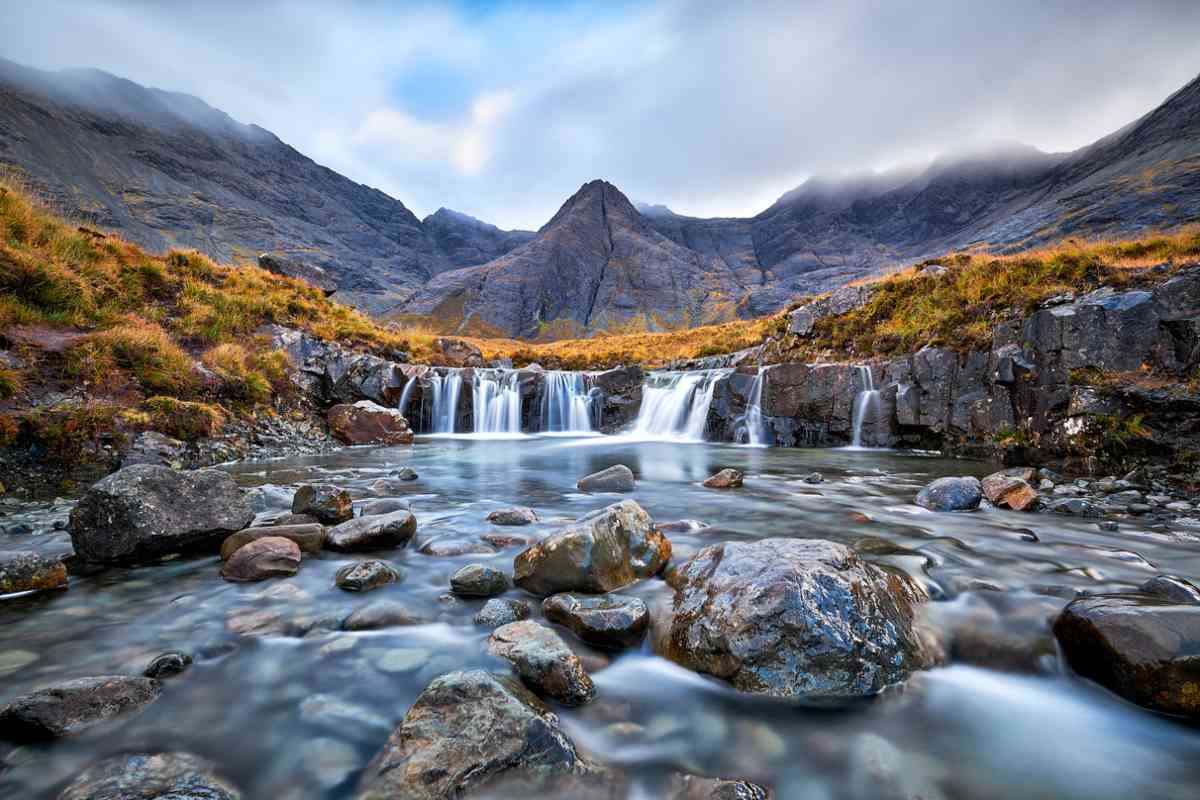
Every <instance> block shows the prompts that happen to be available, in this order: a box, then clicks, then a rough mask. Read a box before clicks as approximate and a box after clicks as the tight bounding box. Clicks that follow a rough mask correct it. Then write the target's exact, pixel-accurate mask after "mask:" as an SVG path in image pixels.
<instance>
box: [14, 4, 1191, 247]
mask: <svg viewBox="0 0 1200 800" xmlns="http://www.w3.org/2000/svg"><path fill="white" fill-rule="evenodd" d="M0 18H3V20H4V24H3V25H2V26H0V55H3V56H4V57H7V58H10V59H12V60H14V61H18V62H21V63H24V64H27V65H30V66H34V67H42V68H61V67H96V68H99V69H103V70H106V71H109V72H112V73H114V74H117V75H120V76H122V77H126V78H129V79H131V80H134V81H136V82H138V83H142V84H145V85H148V86H155V87H158V88H162V89H170V90H175V91H183V92H188V93H190V94H194V95H196V96H198V97H200V98H202V99H203V100H205V101H207V102H208V103H210V104H211V105H213V106H215V107H217V108H220V109H221V110H223V111H225V112H227V113H229V114H230V115H231V116H233V117H234V118H235V119H237V120H239V121H241V122H246V123H254V124H257V125H260V126H262V127H264V128H267V129H268V130H270V131H272V132H274V133H275V134H277V135H278V136H279V137H280V138H281V139H283V140H284V141H286V142H288V143H289V144H291V145H293V146H294V147H296V148H297V149H298V150H300V151H301V152H303V153H304V154H306V155H308V156H310V157H312V158H313V159H314V160H316V161H318V162H319V163H322V164H324V165H326V166H328V167H331V168H332V169H335V170H337V171H338V172H341V173H343V174H344V175H347V176H348V177H350V178H352V179H354V180H356V181H359V182H361V183H365V184H369V185H371V186H374V187H377V188H379V189H382V190H383V191H385V192H387V193H388V194H390V195H392V196H393V197H396V198H398V199H400V200H401V201H402V202H404V204H405V205H407V206H408V207H409V208H410V209H412V210H413V212H414V213H416V214H417V215H418V216H421V217H424V216H425V215H427V214H430V213H432V212H433V211H436V210H437V209H438V208H439V207H441V206H445V207H448V208H453V209H456V210H458V211H462V212H465V213H468V214H471V215H473V216H476V217H478V218H480V219H484V220H486V221H488V222H492V223H495V224H497V225H500V226H501V227H503V228H518V227H520V228H537V227H540V226H541V225H542V224H544V223H545V222H546V221H547V220H548V219H549V218H550V217H551V216H552V215H553V214H554V212H555V211H556V210H557V209H558V207H559V206H560V205H561V203H562V202H563V200H565V199H566V198H567V197H568V196H569V195H570V194H571V193H573V192H574V191H575V190H577V189H578V188H579V186H580V185H582V184H583V183H585V182H587V181H588V180H591V179H593V178H604V179H606V180H609V181H611V182H613V183H614V184H616V185H617V186H618V187H620V188H621V189H622V190H623V191H624V192H625V193H626V194H627V195H628V196H629V197H630V198H631V199H633V200H634V201H640V202H648V203H663V204H666V205H668V206H670V207H671V208H672V209H673V210H675V211H676V212H678V213H685V214H691V215H694V216H750V215H753V214H755V213H758V212H759V211H761V210H763V209H764V208H766V207H767V206H769V205H770V204H771V203H772V202H773V201H774V200H775V199H776V198H777V197H778V196H779V195H781V194H783V193H784V192H786V191H787V190H789V189H791V188H794V187H795V186H797V185H798V184H800V183H802V182H803V181H804V180H805V179H806V178H807V177H809V176H812V175H833V174H839V173H843V172H851V171H864V170H877V169H885V168H889V167H894V166H899V165H906V164H912V163H923V162H926V161H928V160H929V159H931V158H934V157H936V156H938V155H940V154H946V153H951V152H955V151H961V150H973V149H978V148H981V147H985V146H987V145H989V144H991V143H996V142H1011V141H1020V142H1024V143H1027V144H1031V145H1034V146H1037V147H1039V148H1041V149H1043V150H1047V151H1061V150H1070V149H1074V148H1077V147H1080V146H1083V145H1085V144H1088V143H1090V142H1092V141H1094V140H1095V139H1097V138H1100V137H1101V136H1103V135H1105V134H1107V133H1110V132H1112V131H1113V130H1115V129H1117V128H1119V127H1120V126H1122V125H1124V124H1126V123H1128V122H1130V121H1132V120H1133V119H1135V118H1137V117H1138V116H1140V115H1142V114H1144V113H1145V112H1147V111H1149V110H1150V109H1152V108H1153V107H1154V106H1156V105H1157V104H1158V103H1160V102H1162V100H1164V99H1165V98H1166V97H1167V96H1168V95H1170V94H1171V93H1172V92H1173V91H1175V90H1176V89H1178V88H1179V87H1181V86H1182V85H1183V84H1185V83H1187V82H1188V81H1189V80H1191V79H1192V78H1194V77H1196V76H1197V74H1200V2H1197V0H1157V1H1156V0H1138V2H1129V0H1086V1H1084V0H1036V1H1034V0H1007V1H1006V2H1003V3H998V2H990V1H989V2H970V1H969V0H924V2H867V1H866V0H858V1H855V0H847V2H840V3H833V2H821V3H815V2H805V1H804V0H791V1H790V2H780V3H775V2H767V1H765V0H764V1H761V2H756V1H755V0H746V1H745V2H739V3H729V2H692V1H689V0H662V1H661V2H648V3H633V2H623V1H610V2H602V3H601V2H597V3H582V2H526V3H497V2H457V3H436V4H435V3H396V2H382V0H377V1H372V2H367V1H365V0H364V1H361V2H345V3H333V2H326V3H317V2H306V0H287V2H270V1H267V2H247V1H246V0H237V2H228V0H206V2H203V3H195V2H188V3H183V2H170V1H169V0H164V2H153V1H152V0H89V1H88V2H86V3H85V2H78V1H77V0H37V2H33V3H31V2H28V0H0Z"/></svg>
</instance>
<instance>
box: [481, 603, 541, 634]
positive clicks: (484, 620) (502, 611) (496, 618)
mask: <svg viewBox="0 0 1200 800" xmlns="http://www.w3.org/2000/svg"><path fill="white" fill-rule="evenodd" d="M529 612H530V609H529V603H526V602H525V601H524V600H512V599H509V598H507V597H493V598H492V599H491V600H488V601H487V602H486V603H484V604H483V608H481V609H479V611H478V612H477V613H476V614H475V619H474V622H475V624H476V625H481V626H483V627H485V628H499V627H500V626H501V625H507V624H508V623H510V622H519V621H520V620H523V619H529Z"/></svg>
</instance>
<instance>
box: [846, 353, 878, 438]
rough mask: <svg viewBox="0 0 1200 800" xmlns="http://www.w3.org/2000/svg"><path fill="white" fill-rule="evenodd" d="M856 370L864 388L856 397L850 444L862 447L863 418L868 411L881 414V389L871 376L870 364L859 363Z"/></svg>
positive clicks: (876, 414)
mask: <svg viewBox="0 0 1200 800" xmlns="http://www.w3.org/2000/svg"><path fill="white" fill-rule="evenodd" d="M855 370H856V371H857V372H858V377H859V381H860V382H861V383H862V387H863V388H862V389H860V390H859V392H858V394H857V395H856V396H855V398H854V417H853V418H852V420H851V423H852V425H853V428H852V430H853V434H852V435H851V438H850V446H851V447H856V448H861V447H862V446H863V444H862V428H863V420H865V419H866V417H867V414H868V412H873V416H875V417H878V416H879V390H878V389H876V388H875V379H874V378H873V377H872V376H871V368H870V367H869V366H866V365H859V366H857V367H855Z"/></svg>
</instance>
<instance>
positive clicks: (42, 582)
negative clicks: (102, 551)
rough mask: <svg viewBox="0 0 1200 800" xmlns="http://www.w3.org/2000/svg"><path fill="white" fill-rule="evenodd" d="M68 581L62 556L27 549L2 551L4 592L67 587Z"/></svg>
mask: <svg viewBox="0 0 1200 800" xmlns="http://www.w3.org/2000/svg"><path fill="white" fill-rule="evenodd" d="M67 583H68V578H67V567H66V565H65V564H63V563H62V559H60V558H57V557H54V556H48V555H45V554H43V553H36V552H33V551H25V550H17V551H13V552H5V553H0V594H12V593H13V592H38V591H43V590H45V589H65V588H66V587H67Z"/></svg>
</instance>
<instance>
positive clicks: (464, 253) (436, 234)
mask: <svg viewBox="0 0 1200 800" xmlns="http://www.w3.org/2000/svg"><path fill="white" fill-rule="evenodd" d="M421 224H422V225H423V226H425V230H426V231H428V233H429V235H430V236H431V237H433V242H434V244H435V245H436V246H437V248H438V250H439V251H441V253H442V254H443V255H444V256H445V257H446V259H447V260H448V261H449V262H450V264H452V265H453V266H454V267H473V266H476V265H477V264H483V263H486V262H488V261H491V260H492V259H494V258H499V257H500V256H502V255H504V254H505V253H508V252H510V251H512V250H515V249H516V248H518V247H520V246H521V245H523V244H525V243H526V242H528V241H529V240H530V239H532V238H533V237H534V236H536V235H537V234H535V233H534V232H533V231H505V230H501V229H500V228H497V227H496V226H495V225H491V224H489V223H487V222H483V221H481V220H477V219H475V218H474V217H472V216H468V215H467V214H463V213H461V212H459V211H452V210H450V209H448V208H439V209H438V210H437V211H436V212H434V213H433V214H430V215H429V216H428V217H426V218H425V219H423V220H422V221H421Z"/></svg>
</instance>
